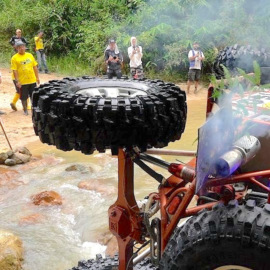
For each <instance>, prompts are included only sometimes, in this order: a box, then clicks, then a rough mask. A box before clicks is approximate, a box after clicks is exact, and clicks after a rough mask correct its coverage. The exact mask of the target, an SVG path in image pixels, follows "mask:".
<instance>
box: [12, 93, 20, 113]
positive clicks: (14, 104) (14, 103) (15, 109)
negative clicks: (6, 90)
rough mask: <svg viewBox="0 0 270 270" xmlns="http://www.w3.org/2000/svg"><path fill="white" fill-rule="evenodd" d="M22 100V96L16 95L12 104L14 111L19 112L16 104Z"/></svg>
mask: <svg viewBox="0 0 270 270" xmlns="http://www.w3.org/2000/svg"><path fill="white" fill-rule="evenodd" d="M19 98H20V94H19V93H15V95H14V97H13V100H12V102H11V103H10V106H11V109H12V110H13V111H17V107H16V103H17V101H18V100H19Z"/></svg>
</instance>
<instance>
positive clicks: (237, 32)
mask: <svg viewBox="0 0 270 270" xmlns="http://www.w3.org/2000/svg"><path fill="white" fill-rule="evenodd" d="M269 23H270V1H267V0H258V1H255V2H254V1H253V0H241V1H235V0H220V1H216V0H179V1H175V0H118V1H115V0H103V1H100V0H77V1H73V0H35V1H32V0H21V1H17V0H0V44H1V51H10V50H11V48H10V45H9V44H8V40H9V38H10V37H11V36H12V35H14V33H15V30H16V28H21V29H22V30H23V34H24V36H25V37H26V38H27V39H28V40H29V41H30V45H29V48H30V50H32V49H33V47H34V44H33V43H34V42H33V41H34V40H33V37H34V36H35V34H36V32H37V31H38V30H39V29H43V30H44V32H45V38H44V40H45V47H46V50H47V55H49V56H51V58H50V59H49V62H50V61H51V60H52V59H55V58H54V57H56V58H60V59H62V58H66V59H69V60H70V61H71V59H70V57H73V56H74V57H75V56H76V61H77V62H80V63H81V64H80V65H83V66H87V67H90V69H91V72H92V73H99V72H102V70H103V69H104V67H103V66H104V62H103V61H102V57H103V54H104V50H105V48H106V45H107V42H108V39H109V38H115V39H117V43H118V46H119V48H120V50H121V51H122V53H123V54H124V59H125V62H126V63H128V57H127V47H128V46H129V45H130V37H131V36H136V37H137V39H138V42H139V45H141V46H142V47H143V54H144V56H143V65H144V66H145V70H146V72H147V74H149V75H150V76H152V75H153V76H154V74H156V76H160V77H162V76H165V77H168V78H176V79H177V74H179V78H182V79H186V74H187V70H188V65H189V63H188V62H189V61H188V58H187V54H188V51H189V50H190V48H191V45H192V43H193V41H195V40H196V41H198V42H199V43H200V45H201V50H202V51H203V52H204V54H205V56H206V60H205V61H204V65H203V73H204V74H210V73H211V66H212V63H213V60H214V59H215V57H216V55H217V52H218V50H219V49H221V48H224V47H225V46H228V45H231V44H234V43H241V44H244V45H245V44H250V45H253V46H261V45H265V44H270V35H269V34H268V31H269V30H268V26H269ZM71 63H72V61H71ZM147 63H151V64H148V65H147V66H146V64H147ZM67 65H69V63H67ZM157 73H158V75H157ZM255 73H256V72H255ZM254 80H255V81H256V82H258V77H256V78H254ZM256 85H258V84H257V83H256Z"/></svg>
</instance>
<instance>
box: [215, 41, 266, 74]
mask: <svg viewBox="0 0 270 270" xmlns="http://www.w3.org/2000/svg"><path fill="white" fill-rule="evenodd" d="M269 60H270V53H269V52H268V51H267V50H266V49H265V48H261V49H257V48H254V47H252V46H250V45H248V46H239V45H238V44H235V45H233V46H229V47H225V48H224V49H223V50H221V51H220V52H219V54H218V56H217V57H216V59H215V61H214V63H213V68H212V70H213V73H214V74H215V76H216V78H217V79H221V78H224V70H223V68H222V65H224V66H225V67H226V68H227V69H228V70H229V71H231V72H232V74H233V75H236V74H237V68H241V69H243V70H244V71H245V72H247V73H249V72H253V71H254V69H253V61H257V62H258V64H259V65H260V66H261V67H269Z"/></svg>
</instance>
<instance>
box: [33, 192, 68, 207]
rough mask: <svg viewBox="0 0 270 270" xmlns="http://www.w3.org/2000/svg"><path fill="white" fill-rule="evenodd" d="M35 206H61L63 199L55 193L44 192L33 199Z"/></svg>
mask: <svg viewBox="0 0 270 270" xmlns="http://www.w3.org/2000/svg"><path fill="white" fill-rule="evenodd" d="M31 199H32V201H33V203H34V204H35V205H44V206H50V205H61V204H62V203H63V202H62V197H61V196H60V195H59V194H58V193H57V192H55V191H43V192H41V193H38V194H36V195H34V196H32V197H31Z"/></svg>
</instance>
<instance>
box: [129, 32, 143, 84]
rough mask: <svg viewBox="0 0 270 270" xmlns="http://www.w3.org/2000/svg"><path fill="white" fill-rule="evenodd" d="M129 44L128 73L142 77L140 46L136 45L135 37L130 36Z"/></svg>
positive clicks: (138, 77) (136, 77)
mask: <svg viewBox="0 0 270 270" xmlns="http://www.w3.org/2000/svg"><path fill="white" fill-rule="evenodd" d="M130 43H131V46H130V47H129V48H128V56H129V59H130V62H129V66H130V74H131V77H132V78H135V79H143V67H142V56H143V54H142V47H141V46H138V45H137V39H136V37H131V39H130Z"/></svg>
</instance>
